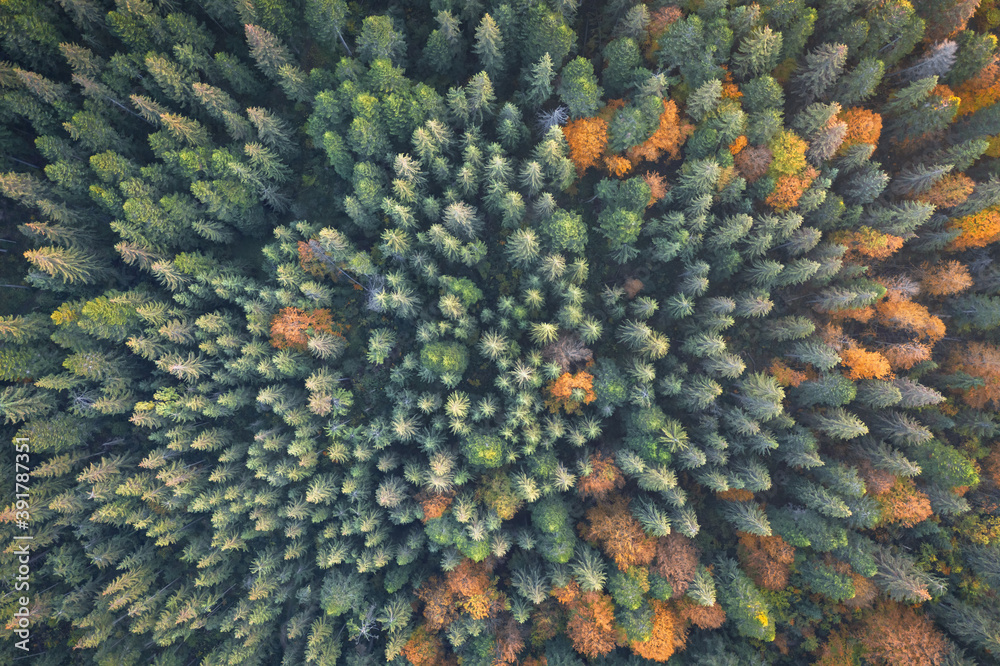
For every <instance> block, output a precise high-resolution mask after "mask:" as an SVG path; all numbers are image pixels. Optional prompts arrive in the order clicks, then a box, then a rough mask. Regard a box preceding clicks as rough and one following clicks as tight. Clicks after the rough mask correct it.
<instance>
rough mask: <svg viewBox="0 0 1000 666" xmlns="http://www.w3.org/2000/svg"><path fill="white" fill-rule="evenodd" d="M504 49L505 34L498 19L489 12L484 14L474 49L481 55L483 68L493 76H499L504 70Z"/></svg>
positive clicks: (478, 28) (480, 59) (477, 30)
mask: <svg viewBox="0 0 1000 666" xmlns="http://www.w3.org/2000/svg"><path fill="white" fill-rule="evenodd" d="M503 49H504V44H503V36H501V34H500V29H499V28H498V27H497V23H496V21H494V20H493V17H492V16H490V15H489V14H483V18H482V20H481V21H480V22H479V27H477V28H476V43H475V46H473V47H472V50H473V51H474V52H475V54H476V55H477V56H479V61H480V63H481V64H482V66H483V69H484V70H486V73H487V74H489V75H490V76H491V77H493V78H499V77H500V75H501V73H502V71H503V68H504V52H503Z"/></svg>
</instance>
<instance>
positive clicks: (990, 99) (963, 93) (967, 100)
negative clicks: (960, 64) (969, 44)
mask: <svg viewBox="0 0 1000 666" xmlns="http://www.w3.org/2000/svg"><path fill="white" fill-rule="evenodd" d="M955 95H956V96H957V97H959V98H960V99H961V100H962V102H961V104H960V105H959V107H958V115H959V116H964V115H966V114H969V113H973V112H975V111H978V110H979V109H983V108H986V107H987V106H991V105H993V104H995V103H996V102H997V101H998V100H1000V64H998V63H996V62H992V63H990V64H989V65H987V66H986V67H984V68H983V69H981V70H979V73H978V74H976V75H975V76H973V77H972V78H971V79H968V80H967V81H964V82H963V83H961V84H959V85H957V86H955Z"/></svg>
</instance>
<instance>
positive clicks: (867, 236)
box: [830, 227, 903, 260]
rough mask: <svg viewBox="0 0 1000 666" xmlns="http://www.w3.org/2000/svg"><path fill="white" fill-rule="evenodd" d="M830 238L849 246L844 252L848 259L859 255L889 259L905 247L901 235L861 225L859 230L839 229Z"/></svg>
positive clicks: (846, 246)
mask: <svg viewBox="0 0 1000 666" xmlns="http://www.w3.org/2000/svg"><path fill="white" fill-rule="evenodd" d="M830 240H832V241H833V242H834V243H839V244H840V245H843V246H844V247H845V248H847V252H846V253H845V254H844V259H846V260H850V259H856V258H858V257H866V258H869V259H888V258H889V257H891V256H892V255H893V254H895V253H896V251H898V250H899V248H901V247H903V239H902V238H900V237H899V236H893V235H892V234H886V233H882V232H881V231H876V230H875V229H872V228H871V227H861V228H859V229H858V230H857V231H838V232H836V233H834V234H833V235H832V236H831V237H830Z"/></svg>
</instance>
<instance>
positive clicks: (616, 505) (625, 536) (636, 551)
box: [580, 496, 656, 571]
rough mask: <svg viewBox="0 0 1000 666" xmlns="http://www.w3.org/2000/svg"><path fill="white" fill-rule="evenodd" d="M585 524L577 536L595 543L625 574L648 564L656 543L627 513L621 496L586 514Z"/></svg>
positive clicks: (626, 505)
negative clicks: (579, 535) (631, 568)
mask: <svg viewBox="0 0 1000 666" xmlns="http://www.w3.org/2000/svg"><path fill="white" fill-rule="evenodd" d="M587 521H588V523H587V524H581V526H580V527H581V536H582V537H583V538H584V539H586V540H587V541H593V542H597V543H599V544H600V545H601V546H602V547H603V548H604V552H605V553H606V554H607V555H608V556H609V557H610V558H611V559H613V560H614V561H615V564H617V565H618V568H619V569H620V570H622V571H625V570H626V569H628V568H629V567H631V566H641V565H646V564H649V563H650V562H651V561H652V560H653V556H654V555H655V545H656V542H655V541H654V540H653V539H651V538H650V537H648V536H647V535H646V534H645V533H644V532H643V530H642V526H641V525H640V524H639V521H637V520H636V519H635V518H633V517H632V514H631V513H629V511H628V500H627V499H625V498H623V497H621V496H613V497H611V498H610V499H608V500H606V501H604V502H600V503H598V505H597V506H595V507H592V508H590V509H588V510H587Z"/></svg>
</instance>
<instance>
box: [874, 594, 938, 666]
mask: <svg viewBox="0 0 1000 666" xmlns="http://www.w3.org/2000/svg"><path fill="white" fill-rule="evenodd" d="M856 635H857V637H858V638H859V639H860V641H861V644H862V645H863V646H864V649H865V658H867V659H868V660H869V661H871V662H874V663H879V664H887V665H888V666H933V665H934V664H940V663H941V660H942V659H943V658H944V657H945V655H946V654H948V652H949V651H950V647H949V644H948V641H947V639H946V638H945V637H944V636H942V635H941V632H940V631H938V630H937V628H936V627H935V626H934V623H933V622H932V621H931V620H930V618H928V617H927V615H926V614H925V613H924V612H923V611H921V610H918V609H916V608H913V607H910V606H906V605H904V604H898V603H896V602H893V601H880V602H879V603H878V604H876V606H875V608H874V610H873V611H872V612H871V613H870V614H869V615H867V616H866V617H865V619H864V620H863V621H862V622H861V624H860V627H859V628H858V631H857V633H856Z"/></svg>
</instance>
